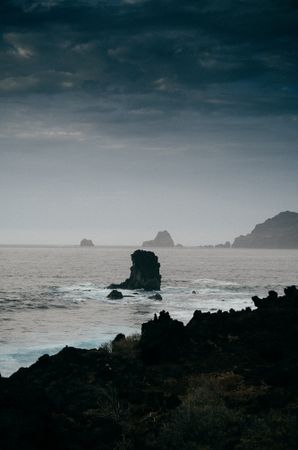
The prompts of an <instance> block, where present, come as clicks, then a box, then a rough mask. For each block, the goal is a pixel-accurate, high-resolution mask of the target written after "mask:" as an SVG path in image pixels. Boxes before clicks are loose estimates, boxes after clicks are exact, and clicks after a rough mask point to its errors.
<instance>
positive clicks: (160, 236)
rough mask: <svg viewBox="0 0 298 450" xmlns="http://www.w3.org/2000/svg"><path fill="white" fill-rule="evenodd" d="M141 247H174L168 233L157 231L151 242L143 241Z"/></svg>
mask: <svg viewBox="0 0 298 450" xmlns="http://www.w3.org/2000/svg"><path fill="white" fill-rule="evenodd" d="M143 247H175V244H174V241H173V239H172V237H171V235H170V233H169V232H168V231H166V230H165V231H159V232H158V233H157V235H156V237H155V239H153V240H152V241H144V242H143Z"/></svg>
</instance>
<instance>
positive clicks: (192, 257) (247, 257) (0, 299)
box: [0, 247, 298, 376]
mask: <svg viewBox="0 0 298 450" xmlns="http://www.w3.org/2000/svg"><path fill="white" fill-rule="evenodd" d="M134 250H136V248H127V247H121V248H116V247H96V248H78V247H0V323H1V326H0V373H1V374H2V376H9V375H10V374H11V373H13V372H15V371H16V370H17V369H18V368H20V367H26V366H28V365H30V364H32V363H33V362H34V361H36V359H37V358H38V357H39V356H40V355H42V354H44V353H49V354H53V353H55V352H57V351H59V350H60V349H61V348H62V347H64V346H65V345H69V346H76V347H82V348H95V347H98V346H100V345H102V344H103V343H105V342H108V341H110V340H112V339H113V338H114V337H115V335H116V334H117V333H119V332H122V333H124V334H133V333H139V332H140V329H141V324H142V323H143V322H145V321H148V320H149V319H151V318H152V317H153V316H154V314H155V313H158V312H159V311H161V310H162V309H165V310H167V311H169V312H170V314H171V316H172V317H173V318H176V319H179V320H182V321H183V322H184V323H186V322H187V321H188V320H189V319H190V318H191V317H192V314H193V311H194V310H196V309H200V310H202V311H211V312H215V311H217V310H218V309H221V310H229V309H230V308H234V309H235V310H238V309H243V308H246V307H252V306H253V304H252V301H251V297H252V296H253V295H259V296H263V295H265V294H266V293H267V291H268V290H270V289H274V290H277V291H278V292H279V293H282V291H283V288H284V287H285V286H287V285H291V284H296V285H297V284H298V279H297V278H298V274H297V268H298V250H246V249H245V250H241V249H199V248H173V249H154V251H155V253H156V254H157V255H158V257H159V261H160V264H161V274H162V288H161V295H162V297H163V300H162V301H156V300H150V299H149V298H148V297H149V296H150V295H152V293H146V292H143V291H133V292H130V291H127V295H129V294H131V295H133V296H132V297H127V298H123V299H122V300H108V299H107V294H108V293H109V292H110V290H108V289H106V286H108V285H109V284H110V283H112V282H121V281H123V280H124V279H125V278H127V277H128V275H129V269H130V266H131V260H130V255H131V253H133V251H134ZM123 293H124V292H123Z"/></svg>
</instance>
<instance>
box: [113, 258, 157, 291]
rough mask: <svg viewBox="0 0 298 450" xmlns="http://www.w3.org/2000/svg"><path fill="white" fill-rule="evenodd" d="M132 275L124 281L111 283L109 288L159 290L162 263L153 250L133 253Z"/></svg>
mask: <svg viewBox="0 0 298 450" xmlns="http://www.w3.org/2000/svg"><path fill="white" fill-rule="evenodd" d="M131 259H132V266H131V268H130V277H129V278H127V279H126V280H125V281H124V282H123V283H120V284H114V283H113V284H111V285H110V286H109V289H144V290H145V291H159V290H160V282H161V275H160V273H159V268H160V264H159V262H158V258H157V256H156V255H155V254H154V253H153V252H148V251H145V250H136V251H135V252H134V253H133V254H132V255H131Z"/></svg>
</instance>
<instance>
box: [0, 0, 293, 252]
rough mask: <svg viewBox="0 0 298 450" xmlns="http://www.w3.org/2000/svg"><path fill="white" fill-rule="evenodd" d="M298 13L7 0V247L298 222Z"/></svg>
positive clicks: (142, 0) (118, 0)
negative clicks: (280, 217)
mask: <svg viewBox="0 0 298 450" xmlns="http://www.w3.org/2000/svg"><path fill="white" fill-rule="evenodd" d="M297 13H298V1H297V0H262V1H260V0H183V1H181V0H1V1H0V210H1V216H0V217H1V220H0V244H16V243H19V244H30V243H32V244H60V245H62V244H67V245H68V244H69V245H71V244H77V243H78V242H79V241H80V240H81V239H82V238H84V237H86V238H90V239H93V241H94V242H95V243H96V244H98V245H101V244H102V245H109V244H115V245H117V244H123V245H129V244H133V245H136V244H139V243H141V242H142V241H143V240H148V239H152V238H153V237H154V235H155V234H156V232H157V231H158V230H164V229H167V230H168V231H169V232H170V233H171V234H172V236H173V238H174V240H175V241H176V242H181V243H182V244H185V245H200V244H215V243H220V242H224V241H226V240H231V241H233V239H234V238H235V237H236V236H238V235H239V234H246V233H248V232H250V231H251V229H252V228H253V227H254V225H255V224H256V223H259V222H263V221H264V220H265V219H266V218H268V217H272V216H274V215H275V214H277V213H278V212H280V211H285V210H291V211H298V179H297V173H298V146H297V137H298V132H297V129H298V127H297V125H298V95H297V94H298V88H297V76H298V47H297V42H298V39H297V38H298V26H297V24H298V22H297Z"/></svg>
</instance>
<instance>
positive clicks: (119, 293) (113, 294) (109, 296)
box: [107, 289, 123, 300]
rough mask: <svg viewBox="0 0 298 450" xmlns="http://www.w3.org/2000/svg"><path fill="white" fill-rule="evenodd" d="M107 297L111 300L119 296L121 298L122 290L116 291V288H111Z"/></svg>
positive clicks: (117, 298)
mask: <svg viewBox="0 0 298 450" xmlns="http://www.w3.org/2000/svg"><path fill="white" fill-rule="evenodd" d="M107 298H109V299H111V300H120V299H121V298H123V295H122V292H120V291H117V290H116V289H113V290H112V291H111V292H110V293H109V295H108V296H107Z"/></svg>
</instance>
